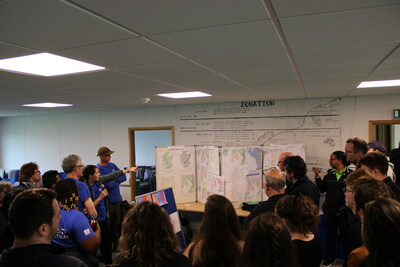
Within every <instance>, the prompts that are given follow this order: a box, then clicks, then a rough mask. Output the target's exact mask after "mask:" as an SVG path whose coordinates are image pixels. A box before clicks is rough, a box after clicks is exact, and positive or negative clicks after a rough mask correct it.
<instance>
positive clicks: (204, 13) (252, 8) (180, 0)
mask: <svg viewBox="0 0 400 267" xmlns="http://www.w3.org/2000/svg"><path fill="white" fill-rule="evenodd" d="M73 2H75V3H78V4H79V5H82V6H84V7H86V8H87V9H89V10H91V11H94V12H96V13H97V14H101V15H102V16H104V17H106V18H108V19H111V20H113V21H115V22H118V23H120V24H123V25H125V26H127V27H128V28H130V29H132V30H134V31H136V32H139V33H140V34H143V35H149V34H156V33H166V32H174V31H182V30H188V29H193V28H203V27H210V26H215V25H226V24H233V23H240V22H247V21H255V20H262V19H268V18H269V16H268V14H267V12H266V11H265V8H264V6H263V4H262V1H254V0H251V1H242V0H219V1H214V0H202V1H187V0H173V1H158V0H146V1H140V2H138V1H131V0H119V1H107V0H84V1H77V0H75V1H73Z"/></svg>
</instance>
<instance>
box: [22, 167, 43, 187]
mask: <svg viewBox="0 0 400 267" xmlns="http://www.w3.org/2000/svg"><path fill="white" fill-rule="evenodd" d="M41 185H42V178H41V176H40V171H39V166H38V165H37V164H36V163H35V162H29V163H25V164H24V165H22V166H21V168H20V169H19V186H20V187H27V188H39V187H40V186H41Z"/></svg>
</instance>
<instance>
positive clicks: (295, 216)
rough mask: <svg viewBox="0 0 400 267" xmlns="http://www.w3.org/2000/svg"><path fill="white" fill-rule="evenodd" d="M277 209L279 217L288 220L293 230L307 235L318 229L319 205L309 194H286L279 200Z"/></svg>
mask: <svg viewBox="0 0 400 267" xmlns="http://www.w3.org/2000/svg"><path fill="white" fill-rule="evenodd" d="M275 211H276V214H277V215H278V216H279V217H281V218H283V219H286V220H287V222H288V227H289V229H290V231H291V232H296V233H301V234H303V235H305V236H306V237H307V236H308V235H309V234H310V233H313V232H314V231H315V230H316V229H317V226H318V222H319V211H318V207H317V206H316V205H315V204H314V202H313V201H312V200H311V199H310V198H309V197H307V196H304V195H299V196H295V195H289V196H285V197H283V198H281V199H279V200H278V202H277V203H276V206H275Z"/></svg>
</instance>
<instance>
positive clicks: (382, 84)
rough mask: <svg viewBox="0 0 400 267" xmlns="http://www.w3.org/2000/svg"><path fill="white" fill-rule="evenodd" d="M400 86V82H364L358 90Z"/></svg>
mask: <svg viewBox="0 0 400 267" xmlns="http://www.w3.org/2000/svg"><path fill="white" fill-rule="evenodd" d="M392 86H400V80H383V81H368V82H362V83H360V85H358V86H357V88H373V87H392Z"/></svg>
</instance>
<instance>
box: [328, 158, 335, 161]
mask: <svg viewBox="0 0 400 267" xmlns="http://www.w3.org/2000/svg"><path fill="white" fill-rule="evenodd" d="M334 160H337V159H333V158H330V159H329V161H334Z"/></svg>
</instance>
